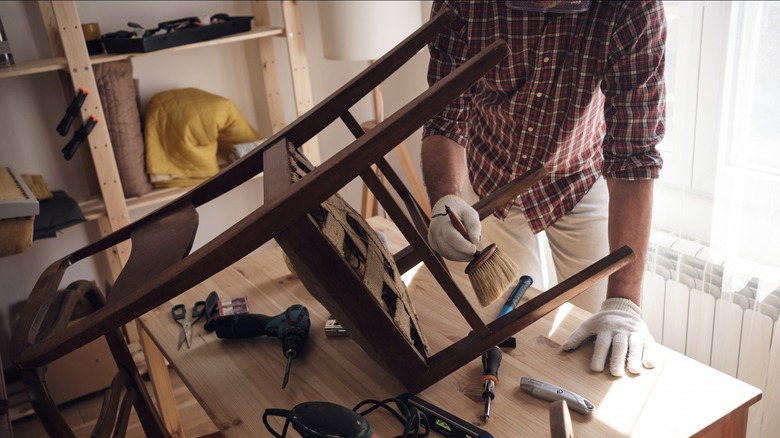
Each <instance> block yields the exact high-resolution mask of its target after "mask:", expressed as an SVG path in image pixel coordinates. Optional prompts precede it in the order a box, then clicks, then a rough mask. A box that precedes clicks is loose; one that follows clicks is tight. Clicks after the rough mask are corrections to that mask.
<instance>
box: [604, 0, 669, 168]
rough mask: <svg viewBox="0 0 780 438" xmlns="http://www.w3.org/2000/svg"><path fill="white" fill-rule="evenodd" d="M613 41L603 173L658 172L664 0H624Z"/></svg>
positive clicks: (663, 99)
mask: <svg viewBox="0 0 780 438" xmlns="http://www.w3.org/2000/svg"><path fill="white" fill-rule="evenodd" d="M625 5H626V9H625V10H624V11H622V12H623V15H624V17H623V18H621V20H622V21H619V22H621V23H624V24H622V25H620V26H619V27H618V28H617V29H616V31H615V34H614V37H613V38H612V41H611V42H610V49H609V63H608V71H607V73H606V75H605V77H604V80H603V81H602V84H601V90H602V92H603V93H604V96H605V106H604V118H605V122H606V135H605V137H604V141H603V148H602V150H603V154H604V161H603V166H602V173H603V174H604V175H605V176H607V177H610V178H617V179H627V180H641V179H654V178H658V176H659V174H660V170H661V167H662V166H663V159H662V158H661V154H660V152H659V151H658V149H657V145H658V144H659V143H660V142H661V140H662V139H663V136H664V132H665V123H666V88H665V84H664V66H665V44H666V19H665V17H664V10H663V4H662V2H661V1H639V2H625Z"/></svg>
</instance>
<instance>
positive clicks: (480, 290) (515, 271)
mask: <svg viewBox="0 0 780 438" xmlns="http://www.w3.org/2000/svg"><path fill="white" fill-rule="evenodd" d="M519 275H520V268H519V267H518V266H517V265H516V264H515V262H514V261H512V259H510V258H509V257H507V256H506V255H505V254H504V253H502V252H501V251H500V250H499V249H498V248H496V250H495V252H494V253H493V254H492V255H491V256H490V258H488V259H487V261H485V263H483V264H482V265H481V266H478V267H476V268H475V269H474V270H473V271H472V272H471V273H470V274H469V280H470V281H471V286H472V287H473V288H474V293H476V295H477V299H478V300H479V304H481V305H482V307H485V306H487V305H488V304H490V303H492V302H493V301H495V300H497V299H498V298H499V297H500V296H501V294H502V293H504V291H505V290H507V288H508V287H509V286H511V285H512V283H513V282H514V281H516V280H517V277H518V276H519Z"/></svg>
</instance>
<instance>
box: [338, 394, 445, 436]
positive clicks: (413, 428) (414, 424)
mask: <svg viewBox="0 0 780 438" xmlns="http://www.w3.org/2000/svg"><path fill="white" fill-rule="evenodd" d="M390 403H395V405H396V406H397V407H398V410H395V409H393V407H392V406H391V405H390ZM368 404H373V406H369V407H368V408H366V409H365V410H364V411H362V412H358V409H360V408H361V407H363V406H365V405H368ZM378 408H383V409H385V410H386V411H388V412H390V413H391V414H393V416H394V417H395V418H396V419H397V420H398V421H399V422H400V423H401V424H402V425H403V426H404V430H403V433H402V434H401V435H398V436H397V437H395V438H418V437H425V436H428V434H429V433H430V429H429V427H428V417H426V416H425V414H424V413H423V412H421V411H420V410H419V409H417V408H416V407H414V406H412V407H409V406H408V405H407V404H406V403H404V402H403V401H402V400H399V399H397V398H387V399H384V400H382V401H379V400H372V399H368V400H363V401H362V402H360V403H358V404H357V405H356V406H355V407H354V408H352V410H353V411H355V413H357V414H358V415H360V416H363V417H365V416H366V415H367V414H370V413H371V412H373V411H375V410H377V409H378ZM420 426H424V430H423V432H422V433H421V432H420Z"/></svg>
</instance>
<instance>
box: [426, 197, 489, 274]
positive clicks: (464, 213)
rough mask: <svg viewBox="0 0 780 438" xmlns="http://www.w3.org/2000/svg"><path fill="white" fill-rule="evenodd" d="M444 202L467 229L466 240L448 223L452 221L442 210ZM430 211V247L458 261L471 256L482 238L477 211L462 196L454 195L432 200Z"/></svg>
mask: <svg viewBox="0 0 780 438" xmlns="http://www.w3.org/2000/svg"><path fill="white" fill-rule="evenodd" d="M445 206H447V207H449V208H450V210H452V212H453V213H455V216H457V217H458V218H460V221H461V223H463V226H464V227H465V228H466V231H467V232H468V235H469V239H468V240H467V239H465V238H464V237H463V236H461V234H460V233H459V232H458V230H456V229H455V227H454V226H453V225H452V221H450V218H449V216H447V213H446V212H445V211H444V207H445ZM431 215H432V217H431V225H430V227H428V244H429V245H431V248H433V250H434V251H436V252H438V253H439V254H441V255H442V257H444V258H447V259H450V260H454V261H458V262H465V261H469V260H471V258H472V257H474V253H475V252H477V244H479V242H480V240H482V223H480V221H479V214H478V213H477V211H476V210H474V209H473V208H471V206H470V205H469V204H467V203H466V201H464V200H463V199H461V198H459V197H457V196H455V195H447V196H445V197H443V198H441V199H439V200H438V201H437V202H436V204H435V205H434V206H433V210H432V212H431Z"/></svg>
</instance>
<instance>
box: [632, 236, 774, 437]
mask: <svg viewBox="0 0 780 438" xmlns="http://www.w3.org/2000/svg"><path fill="white" fill-rule="evenodd" d="M724 266H725V263H724V262H723V261H722V260H718V259H716V258H715V257H714V256H713V251H711V250H710V248H708V246H707V245H705V244H703V243H701V242H697V241H694V240H690V239H685V238H680V237H675V236H674V235H672V234H668V233H664V232H659V231H655V230H654V231H653V233H652V237H651V242H650V248H649V251H648V257H647V263H646V272H645V276H644V284H643V290H642V316H643V318H644V319H645V321H646V322H647V324H648V327H649V328H650V332H651V333H652V334H653V337H654V338H655V340H656V342H658V343H661V344H663V345H665V346H666V347H669V348H670V349H672V350H675V351H677V352H679V353H682V354H685V355H686V356H689V357H691V358H693V359H695V360H697V361H699V362H702V363H704V364H706V365H709V366H711V367H713V368H715V369H717V370H719V371H722V372H723V373H726V374H729V375H731V376H733V377H735V378H737V379H739V380H742V381H743V382H746V383H749V384H751V385H753V386H755V387H757V388H759V389H761V390H762V391H763V392H764V394H763V398H762V400H761V401H759V402H758V403H756V404H755V405H753V406H752V407H751V408H750V416H749V419H748V437H762V438H763V437H777V436H778V433H779V432H778V431H780V415H778V413H780V324H779V323H778V314H780V287H777V286H778V285H777V281H776V279H774V277H770V278H762V276H761V272H762V271H765V269H762V267H761V266H751V267H749V268H734V269H732V268H729V269H725V268H724ZM729 266H730V265H729ZM740 269H741V270H742V271H744V272H738V271H739V270H740ZM724 271H728V272H724ZM769 271H771V270H769ZM724 274H726V276H727V277H728V278H727V279H726V280H725V281H724ZM737 274H739V275H743V278H744V279H745V280H744V281H741V282H740V285H739V286H730V285H733V284H735V283H736V282H735V281H732V280H733V279H734V278H735V275H737ZM773 283H774V284H773ZM734 289H738V290H734Z"/></svg>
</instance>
